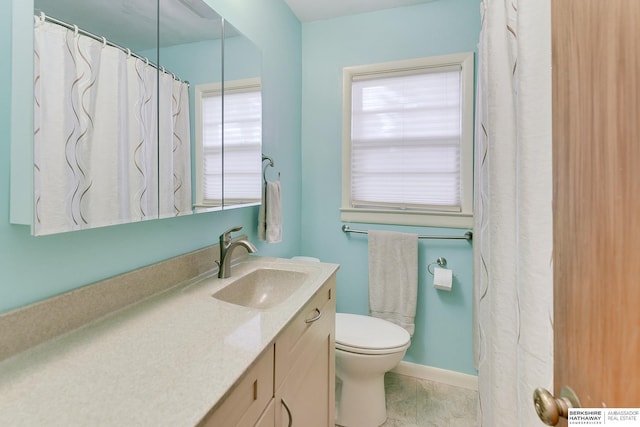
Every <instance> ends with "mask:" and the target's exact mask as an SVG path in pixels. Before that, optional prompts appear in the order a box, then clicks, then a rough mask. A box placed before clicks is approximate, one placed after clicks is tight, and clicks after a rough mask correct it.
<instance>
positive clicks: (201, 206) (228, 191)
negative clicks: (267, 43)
mask: <svg viewBox="0 0 640 427" xmlns="http://www.w3.org/2000/svg"><path fill="white" fill-rule="evenodd" d="M223 33H224V37H223V45H224V49H223V61H222V63H223V70H221V71H223V76H224V79H219V80H214V79H211V78H209V80H207V81H201V82H199V84H197V85H196V87H195V117H196V145H195V147H196V149H195V151H196V177H195V186H196V211H198V212H199V211H206V210H211V209H220V208H221V207H224V209H229V208H232V207H241V206H251V205H255V204H259V203H260V200H261V185H260V183H261V174H260V165H261V160H262V158H261V149H262V84H261V78H260V76H261V71H262V55H261V53H260V50H259V49H258V48H257V47H256V46H255V45H254V44H253V43H251V41H249V39H248V38H246V37H245V36H244V35H243V34H241V33H240V32H239V31H238V30H237V29H235V28H234V27H233V26H232V25H230V24H229V23H228V22H227V21H224V30H223ZM223 91H224V94H223Z"/></svg>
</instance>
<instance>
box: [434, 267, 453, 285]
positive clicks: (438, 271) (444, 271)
mask: <svg viewBox="0 0 640 427" xmlns="http://www.w3.org/2000/svg"><path fill="white" fill-rule="evenodd" d="M452 284H453V271H452V270H449V269H448V268H440V267H436V268H434V269H433V287H434V288H436V289H440V290H442V291H451V285H452Z"/></svg>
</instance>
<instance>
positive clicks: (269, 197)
mask: <svg viewBox="0 0 640 427" xmlns="http://www.w3.org/2000/svg"><path fill="white" fill-rule="evenodd" d="M258 239H260V240H266V241H267V243H278V242H281V241H282V198H281V195H280V181H275V182H266V183H265V185H264V186H263V189H262V205H260V210H259V212H258Z"/></svg>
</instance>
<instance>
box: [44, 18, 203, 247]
mask: <svg viewBox="0 0 640 427" xmlns="http://www.w3.org/2000/svg"><path fill="white" fill-rule="evenodd" d="M161 74H162V78H161V88H160V96H164V97H166V98H164V99H163V98H160V100H159V99H158V96H159V90H158V71H157V70H156V69H155V68H154V67H152V66H150V64H149V63H148V62H147V61H144V60H142V59H139V58H136V57H134V56H132V55H128V54H127V53H126V52H123V51H122V50H121V49H118V48H115V47H112V46H109V45H107V44H106V41H105V42H100V41H97V40H94V39H92V38H90V37H86V36H83V35H81V34H78V33H76V32H75V31H73V30H69V29H67V28H65V27H63V26H60V25H57V24H54V23H50V22H46V21H44V20H43V19H42V18H40V17H38V18H36V24H35V29H34V170H35V172H34V193H35V218H34V232H35V234H37V235H42V234H51V233H58V232H63V231H69V230H77V229H84V228H92V227H98V226H104V225H110V224H119V223H125V222H131V221H141V220H144V219H149V218H157V217H158V216H159V209H160V208H162V209H166V208H165V206H166V205H163V204H161V200H159V194H167V193H168V194H170V196H168V197H166V198H164V197H163V200H162V202H164V201H166V204H167V205H170V206H171V212H172V215H177V214H179V212H177V211H176V209H180V210H181V212H184V211H186V209H187V205H188V206H189V207H190V205H191V187H190V180H191V169H190V141H189V113H188V89H187V85H186V84H185V83H182V82H178V81H176V80H175V79H174V78H173V77H172V76H171V75H169V74H164V73H161ZM165 87H169V90H166V89H163V88H165ZM175 93H178V94H179V95H177V96H176V95H174V94H175ZM174 96H176V99H178V100H179V104H178V105H177V107H178V108H176V105H175V102H174V100H173V98H174ZM158 105H160V106H161V108H160V114H161V116H160V123H167V124H168V125H167V126H166V128H165V127H163V128H162V133H161V134H159V133H158V132H159V129H158V123H159V121H158V117H159V116H158V111H159V109H158ZM165 106H166V107H165ZM162 107H165V108H162ZM176 111H177V112H176ZM176 129H177V130H176ZM164 132H167V133H168V136H165V134H164ZM176 134H178V135H179V136H178V138H179V139H180V142H181V143H180V144H174V143H173V140H174V139H175V137H174V135H176ZM159 141H160V142H161V143H165V141H170V142H169V143H165V145H164V146H162V145H161V147H160V148H159ZM177 146H178V147H177ZM176 147H177V148H176ZM159 150H164V151H168V153H169V154H168V155H165V154H166V153H165V152H162V153H159ZM174 153H177V154H174ZM159 156H161V158H166V157H171V158H172V160H171V161H170V162H167V163H163V164H161V167H169V168H170V169H160V171H162V172H161V174H162V175H163V176H165V175H168V176H169V177H170V178H169V179H167V180H166V182H162V183H160V184H161V185H165V184H166V185H168V187H166V188H165V187H160V188H159V187H158V186H159V180H158V177H159V169H158V161H159ZM174 157H177V160H175V159H174ZM187 159H188V160H187ZM175 182H180V185H179V186H178V187H179V188H178V190H179V191H176V185H175ZM181 191H183V192H184V194H186V193H188V202H187V197H186V195H184V194H183V193H182V192H181ZM178 193H179V196H180V199H179V201H178V203H176V202H175V201H174V199H176V197H177V196H176V194H178ZM165 199H166V200H165ZM167 200H168V201H167Z"/></svg>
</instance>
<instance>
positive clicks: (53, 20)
mask: <svg viewBox="0 0 640 427" xmlns="http://www.w3.org/2000/svg"><path fill="white" fill-rule="evenodd" d="M35 18H36V19H40V20H42V21H47V22H50V23H52V24H56V25H60V26H61V27H65V28H66V29H68V30H71V31H73V32H75V33H76V34H82V35H84V36H87V37H89V38H92V39H94V40H96V41H99V42H102V43H103V44H104V45H106V46H111V47H115V48H116V49H120V50H121V51H123V52H124V53H126V54H127V55H128V56H133V57H134V58H137V59H139V60H141V61H143V62H145V63H146V64H147V65H150V66H151V67H153V68H155V69H156V70H158V71H162V72H163V73H165V74H169V75H170V76H172V77H173V78H174V80H178V81H179V82H182V83H185V84H186V85H187V86H188V85H189V82H188V81H186V80H182V79H180V78H179V77H178V76H176V75H175V74H173V73H172V72H170V71H167V70H166V69H165V68H164V67H162V66H158V65H156V64H154V63H153V62H152V61H149V58H145V57H142V56H140V55H138V54H137V53H135V52H132V51H131V49H129V48H128V47H122V46H120V45H119V44H116V43H114V42H112V41H109V40H107V39H106V38H105V37H102V36H97V35H95V34H93V33H91V32H89V31H87V30H83V29H82V28H78V26H77V25H74V24H69V23H67V22H64V21H61V20H59V19H57V18H54V17H52V16H49V15H47V14H45V13H44V12H42V11H40V15H39V16H38V15H36V16H35Z"/></svg>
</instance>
